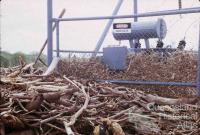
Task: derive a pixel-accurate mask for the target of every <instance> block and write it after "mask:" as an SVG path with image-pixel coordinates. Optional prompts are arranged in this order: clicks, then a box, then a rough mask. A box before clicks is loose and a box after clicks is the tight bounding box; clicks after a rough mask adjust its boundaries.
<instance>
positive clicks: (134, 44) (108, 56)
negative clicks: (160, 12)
mask: <svg viewBox="0 0 200 135" xmlns="http://www.w3.org/2000/svg"><path fill="white" fill-rule="evenodd" d="M166 33H167V26H166V23H165V21H164V20H163V19H158V20H156V21H146V22H133V23H114V24H113V37H114V38H115V39H116V40H118V41H121V40H129V43H130V49H127V47H120V46H112V47H106V48H103V62H104V63H105V64H106V65H107V66H108V67H109V69H112V70H123V69H125V68H126V56H127V53H128V52H140V51H141V49H139V50H136V48H138V44H139V40H140V39H144V40H145V41H146V42H145V43H146V49H150V45H149V43H148V42H147V41H148V39H150V38H158V39H159V41H161V40H162V39H164V38H165V36H166ZM143 50H144V49H143ZM157 51H159V50H157Z"/></svg>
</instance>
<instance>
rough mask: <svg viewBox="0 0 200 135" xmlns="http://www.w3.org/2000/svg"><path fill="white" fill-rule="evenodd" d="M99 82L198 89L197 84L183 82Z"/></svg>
mask: <svg viewBox="0 0 200 135" xmlns="http://www.w3.org/2000/svg"><path fill="white" fill-rule="evenodd" d="M97 82H106V83H115V84H131V85H161V86H185V87H196V84H195V83H183V82H159V81H130V80H97Z"/></svg>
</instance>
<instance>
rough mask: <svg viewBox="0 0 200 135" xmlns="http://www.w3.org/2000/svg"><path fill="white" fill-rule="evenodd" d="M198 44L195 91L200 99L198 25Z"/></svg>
mask: <svg viewBox="0 0 200 135" xmlns="http://www.w3.org/2000/svg"><path fill="white" fill-rule="evenodd" d="M198 40H199V42H198V43H199V44H198V46H199V47H198V59H197V65H198V66H197V81H196V83H197V87H196V91H197V96H199V97H200V24H199V39H198Z"/></svg>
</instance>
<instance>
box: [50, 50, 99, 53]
mask: <svg viewBox="0 0 200 135" xmlns="http://www.w3.org/2000/svg"><path fill="white" fill-rule="evenodd" d="M54 52H57V50H54ZM59 52H61V53H103V52H95V51H78V50H59Z"/></svg>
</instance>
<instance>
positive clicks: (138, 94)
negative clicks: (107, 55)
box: [0, 61, 200, 135]
mask: <svg viewBox="0 0 200 135" xmlns="http://www.w3.org/2000/svg"><path fill="white" fill-rule="evenodd" d="M56 64H57V62H56V61H55V65H56ZM54 67H55V66H52V67H50V69H48V70H47V72H45V73H43V71H42V70H41V69H39V68H34V67H33V64H28V65H23V66H22V65H21V66H18V67H15V68H12V69H9V70H8V69H3V68H2V69H1V81H0V87H1V91H0V134H1V135H62V134H63V135H64V134H68V135H80V134H83V135H90V134H94V135H131V134H144V135H149V134H156V135H160V134H180V135H185V134H188V135H189V134H190V135H198V133H199V132H200V128H199V127H200V106H199V105H198V104H197V103H198V102H199V99H198V98H197V97H191V98H178V99H172V98H165V97H160V96H157V95H153V94H145V93H144V92H142V91H139V90H135V89H133V88H128V87H125V86H119V85H114V84H106V83H97V82H95V81H93V80H87V79H76V78H75V77H73V76H71V77H69V76H65V75H60V74H58V73H56V72H52V71H53V69H54Z"/></svg>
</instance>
